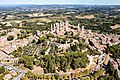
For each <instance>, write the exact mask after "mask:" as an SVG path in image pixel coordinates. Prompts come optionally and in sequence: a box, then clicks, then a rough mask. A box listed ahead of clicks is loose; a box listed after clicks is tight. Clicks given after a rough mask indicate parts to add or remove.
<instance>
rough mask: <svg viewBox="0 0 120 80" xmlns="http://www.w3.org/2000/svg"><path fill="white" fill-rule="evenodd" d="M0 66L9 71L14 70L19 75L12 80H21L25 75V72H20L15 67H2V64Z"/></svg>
mask: <svg viewBox="0 0 120 80" xmlns="http://www.w3.org/2000/svg"><path fill="white" fill-rule="evenodd" d="M0 66H4V67H5V68H7V69H8V70H10V71H11V70H14V71H15V72H16V73H17V72H20V74H19V75H18V76H17V77H15V78H14V79H13V80H21V78H22V77H23V76H25V74H26V73H27V71H23V70H20V69H18V68H16V67H13V66H8V65H4V64H1V63H0Z"/></svg>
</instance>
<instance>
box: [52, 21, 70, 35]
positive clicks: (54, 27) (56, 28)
mask: <svg viewBox="0 0 120 80" xmlns="http://www.w3.org/2000/svg"><path fill="white" fill-rule="evenodd" d="M68 26H69V25H68V22H67V21H66V22H60V23H54V24H51V32H53V33H57V34H58V33H59V31H60V28H64V29H65V30H66V31H68Z"/></svg>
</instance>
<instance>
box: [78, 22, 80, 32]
mask: <svg viewBox="0 0 120 80" xmlns="http://www.w3.org/2000/svg"><path fill="white" fill-rule="evenodd" d="M78 31H80V24H79V23H78Z"/></svg>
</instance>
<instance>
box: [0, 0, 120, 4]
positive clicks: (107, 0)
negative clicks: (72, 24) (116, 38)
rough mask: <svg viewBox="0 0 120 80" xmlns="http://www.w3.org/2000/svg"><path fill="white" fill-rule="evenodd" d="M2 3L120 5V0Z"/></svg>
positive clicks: (17, 0) (18, 0)
mask: <svg viewBox="0 0 120 80" xmlns="http://www.w3.org/2000/svg"><path fill="white" fill-rule="evenodd" d="M0 4H40V5H42V4H87V5H101V4H102V5H116V4H117V5H120V0H0Z"/></svg>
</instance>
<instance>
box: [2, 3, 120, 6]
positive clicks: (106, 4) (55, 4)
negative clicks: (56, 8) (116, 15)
mask: <svg viewBox="0 0 120 80" xmlns="http://www.w3.org/2000/svg"><path fill="white" fill-rule="evenodd" d="M1 5H4V6H9V5H83V6H87V5H88V6H104V5H105V6H107V5H108V6H110V5H111V6H115V5H117V6H118V5H119V6H120V4H76V3H75V4H74V3H73V4H71V3H68V4H21V3H20V4H19V3H16V4H9V3H7V4H1V3H0V6H1Z"/></svg>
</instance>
